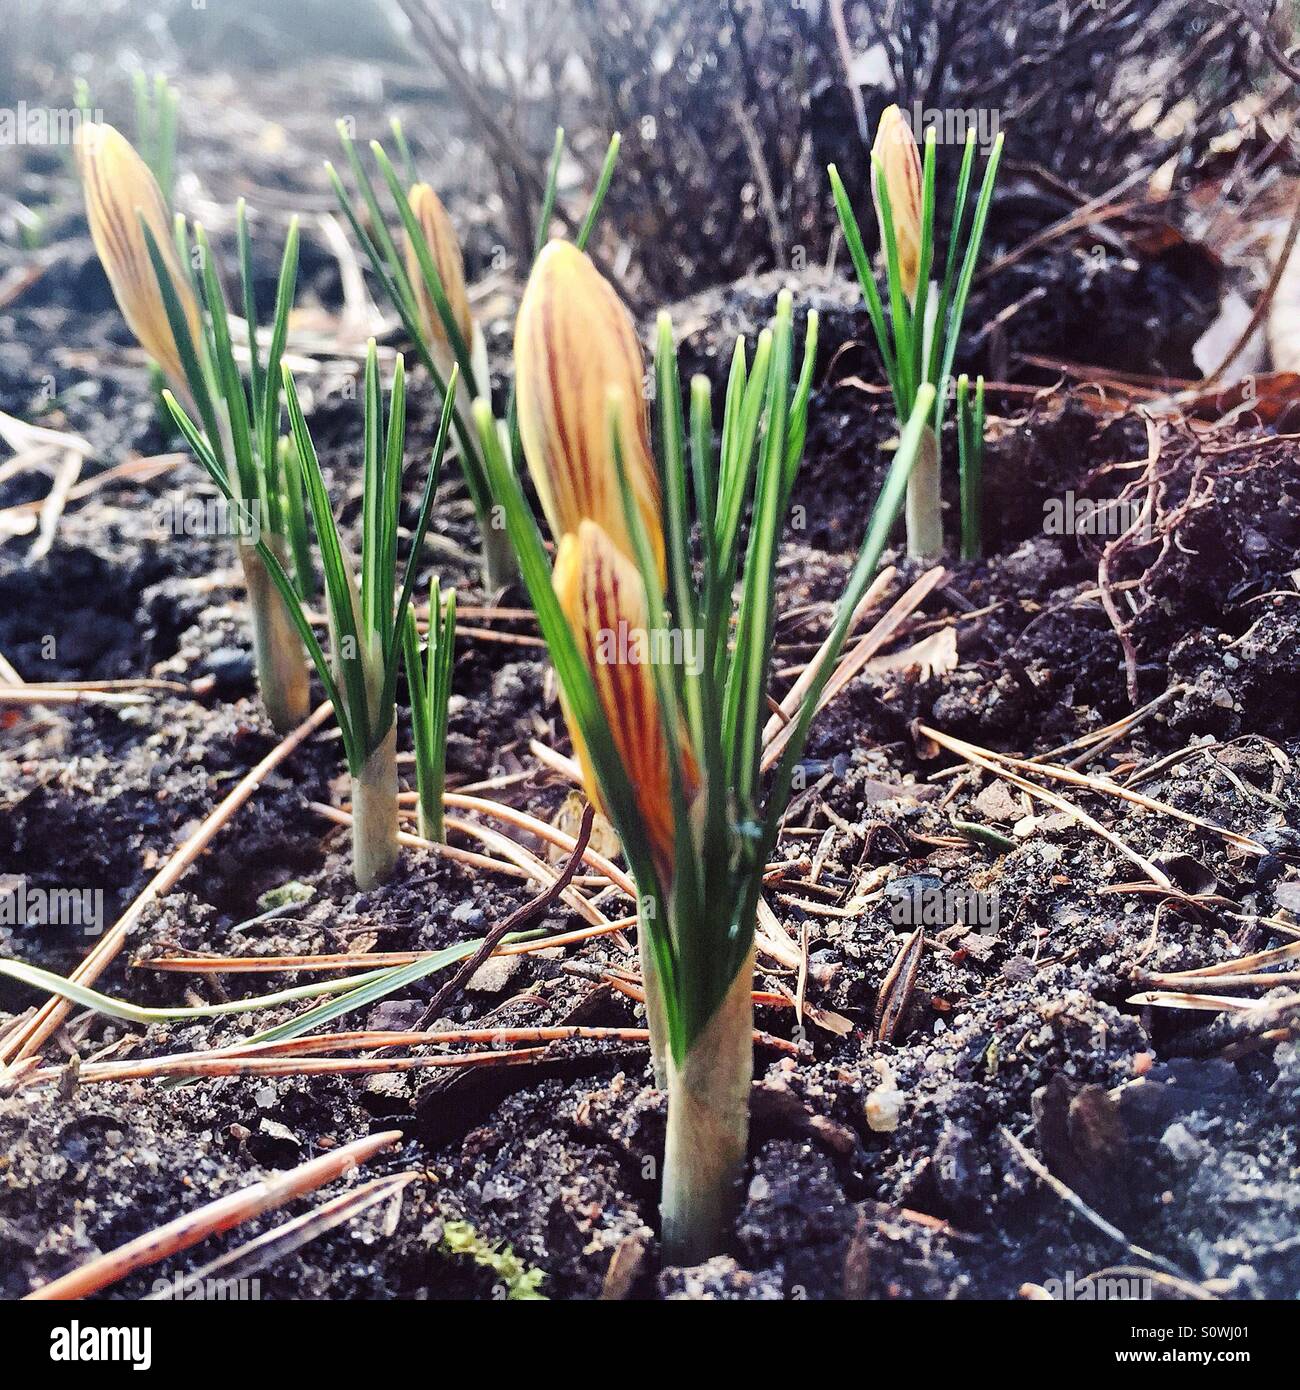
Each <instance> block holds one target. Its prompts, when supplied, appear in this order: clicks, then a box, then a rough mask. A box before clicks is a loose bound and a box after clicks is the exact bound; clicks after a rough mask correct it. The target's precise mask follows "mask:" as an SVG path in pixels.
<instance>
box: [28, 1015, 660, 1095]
mask: <svg viewBox="0 0 1300 1390" xmlns="http://www.w3.org/2000/svg"><path fill="white" fill-rule="evenodd" d="M648 1037H649V1034H648V1032H647V1031H646V1030H645V1029H644V1028H601V1027H585V1026H583V1025H580V1024H572V1023H568V1024H555V1025H553V1026H550V1027H538V1028H505V1027H496V1028H459V1029H446V1030H442V1031H438V1032H419V1031H414V1032H413V1031H409V1030H408V1031H405V1032H386V1031H380V1030H359V1031H356V1032H351V1033H318V1034H315V1035H314V1036H311V1037H301V1038H282V1039H279V1040H277V1041H275V1042H261V1043H231V1044H229V1045H228V1046H226V1047H214V1048H209V1049H207V1050H205V1051H201V1052H170V1053H167V1054H165V1055H164V1056H161V1057H144V1058H138V1059H136V1058H133V1059H131V1060H130V1061H120V1062H113V1061H106V1062H96V1061H90V1062H86V1063H83V1064H82V1066H81V1068H80V1070H79V1071H78V1079H79V1080H83V1081H84V1080H87V1079H90V1080H100V1081H141V1080H147V1079H149V1078H150V1077H154V1076H159V1075H163V1074H164V1071H163V1069H164V1068H173V1069H174V1068H176V1067H181V1066H189V1065H191V1064H193V1063H201V1064H204V1065H206V1064H207V1063H209V1062H217V1061H237V1060H244V1059H254V1060H256V1059H264V1058H267V1057H271V1058H277V1057H279V1058H290V1057H293V1058H303V1057H311V1056H315V1055H317V1054H319V1053H330V1052H379V1051H382V1050H384V1049H385V1048H390V1047H432V1046H438V1047H446V1046H451V1045H454V1044H457V1043H491V1044H493V1045H495V1047H497V1048H498V1049H501V1048H505V1047H509V1046H513V1045H517V1044H531V1045H534V1046H535V1045H537V1044H549V1043H554V1042H574V1041H587V1042H626V1043H643V1042H645V1041H646V1040H647V1038H648ZM460 1055H466V1056H468V1055H471V1054H460ZM477 1055H478V1057H479V1058H482V1057H484V1056H489V1055H490V1056H492V1057H494V1058H495V1057H496V1056H498V1055H499V1054H498V1053H492V1054H486V1053H480V1054H477ZM165 1074H167V1075H171V1074H172V1072H170V1071H168V1072H166V1073H165ZM61 1075H62V1069H61V1068H56V1067H46V1068H45V1069H43V1070H41V1071H38V1072H36V1073H34V1074H33V1075H32V1076H30V1077H28V1078H27V1080H28V1081H30V1082H33V1083H35V1082H49V1081H57V1080H58V1078H59V1077H60V1076H61Z"/></svg>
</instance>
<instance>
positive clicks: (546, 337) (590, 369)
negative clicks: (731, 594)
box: [515, 241, 664, 576]
mask: <svg viewBox="0 0 1300 1390" xmlns="http://www.w3.org/2000/svg"><path fill="white" fill-rule="evenodd" d="M611 395H612V396H613V397H614V398H616V399H619V400H621V401H622V402H623V409H624V416H623V421H622V430H621V437H622V447H623V457H624V466H625V468H626V470H627V475H628V481H629V484H630V486H631V491H632V496H633V499H634V500H635V504H636V506H637V509H638V511H639V513H640V516H641V520H642V523H643V525H644V526H645V530H646V534H647V536H648V537H649V540H650V547H651V550H652V552H653V554H654V556H655V559H656V561H657V563H658V566H659V572H660V575H661V576H662V574H663V572H664V568H663V563H664V562H663V557H664V542H663V522H662V520H661V518H660V500H659V481H658V476H657V474H656V472H655V466H654V458H653V456H652V455H651V453H650V438H649V433H648V430H647V424H646V412H645V406H644V400H645V360H644V358H643V356H642V353H641V344H640V342H639V341H638V339H637V335H636V329H635V328H634V327H633V324H632V319H631V317H630V316H629V314H628V312H627V310H626V309H625V308H624V307H623V305H622V303H621V301H620V300H619V297H618V295H617V294H615V293H614V290H613V288H612V287H611V286H610V284H609V283H608V281H606V280H605V278H604V277H603V276H602V275H601V273H600V272H599V271H598V270H597V269H596V267H595V266H594V265H593V264H592V263H591V260H590V259H589V258H588V257H587V256H586V255H585V254H584V253H583V252H581V251H579V250H578V249H577V247H576V246H573V245H571V244H570V243H569V242H567V241H552V242H551V243H550V244H549V245H548V246H546V247H545V249H544V250H543V251H542V254H541V255H540V256H539V257H538V258H537V263H536V265H535V266H534V267H533V273H532V275H531V276H529V279H528V287H527V289H526V290H525V291H524V298H523V302H522V303H521V304H520V306H519V316H518V318H517V319H516V321H515V399H516V401H517V403H518V409H519V433H520V437H521V438H522V440H523V445H524V455H525V457H526V458H527V460H528V468H529V472H530V473H531V474H532V477H533V482H534V484H535V486H536V488H537V493H538V496H539V497H540V498H541V502H542V509H543V510H544V511H545V513H546V519H547V521H548V522H550V526H551V532H552V534H553V535H554V536H555V538H556V540H557V542H558V541H559V540H561V539H562V538H563V537H564V536H566V535H568V534H569V533H570V532H576V531H577V530H578V525H579V523H580V522H581V521H583V520H584V519H588V520H591V521H594V522H595V523H596V524H597V525H598V526H599V527H600V528H601V529H602V530H603V531H604V532H605V534H606V535H607V536H608V537H609V538H610V540H611V541H612V542H613V543H614V545H615V546H617V547H618V549H619V550H621V551H622V552H623V554H624V555H627V556H635V550H634V548H633V545H632V540H631V537H630V535H629V532H628V527H627V518H626V515H625V513H624V510H623V499H622V494H621V492H620V490H619V483H618V472H617V467H616V464H615V460H614V454H613V449H612V447H611V443H610V426H609V413H608V412H609V402H610V399H611Z"/></svg>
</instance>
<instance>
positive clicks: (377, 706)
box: [165, 340, 456, 889]
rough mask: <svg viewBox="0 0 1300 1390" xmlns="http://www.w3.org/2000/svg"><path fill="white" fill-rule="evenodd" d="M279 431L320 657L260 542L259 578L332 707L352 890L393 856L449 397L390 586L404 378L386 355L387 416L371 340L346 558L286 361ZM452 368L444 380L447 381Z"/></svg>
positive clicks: (373, 879)
mask: <svg viewBox="0 0 1300 1390" xmlns="http://www.w3.org/2000/svg"><path fill="white" fill-rule="evenodd" d="M283 378H284V387H285V400H286V402H287V405H288V412H289V428H290V432H291V436H292V439H293V448H294V453H295V455H296V460H295V461H296V464H297V467H298V470H299V473H300V476H301V479H302V483H303V486H304V488H305V490H306V494H307V498H308V501H309V502H310V506H311V514H312V521H313V524H314V526H315V530H316V541H317V545H318V546H319V548H320V557H321V568H322V570H323V571H324V575H325V599H326V605H327V607H328V611H329V634H330V655H329V659H328V660H327V659H326V656H325V654H324V652H323V650H322V648H321V646H320V644H319V642H318V641H317V639H316V635H315V633H314V632H313V631H312V626H311V623H310V621H309V619H308V616H307V614H306V613H305V612H304V610H303V607H302V603H301V600H300V599H299V597H298V594H297V590H296V589H295V588H294V584H293V581H292V580H291V579H290V578H289V575H288V573H287V572H286V570H285V568H284V566H283V564H282V563H281V561H280V559H279V557H278V556H277V555H276V554H275V552H274V550H273V549H272V548H271V547H270V546H269V545H268V544H267V542H266V541H265V540H264V539H263V540H259V541H258V542H257V547H258V552H259V554H260V556H261V559H262V561H263V563H264V564H265V565H266V568H267V571H268V573H269V575H270V578H271V582H272V583H273V584H274V585H275V587H276V589H277V590H278V591H279V593H280V595H281V597H282V598H283V599H284V601H285V604H286V606H287V608H288V611H289V612H290V614H291V617H292V619H293V622H294V626H295V627H296V628H297V631H298V635H299V636H300V638H301V640H302V642H303V644H304V645H305V646H306V648H307V651H308V652H309V653H310V654H311V659H312V663H313V665H314V666H315V667H316V674H317V675H318V676H319V677H320V679H321V683H322V684H323V685H324V687H325V691H326V694H327V695H328V696H329V699H330V701H331V702H332V703H333V706H334V714H335V718H336V719H337V720H338V725H339V732H340V734H341V735H342V739H343V748H344V753H345V755H346V757H347V763H348V773H349V775H350V777H351V782H352V858H353V865H352V869H353V875H354V877H355V878H356V881H357V887H358V888H362V889H368V888H373V887H374V886H375V885H376V884H378V883H382V882H383V881H384V880H385V879H386V878H387V877H388V876H389V875H390V874H391V873H392V870H393V867H394V865H395V864H396V862H397V854H398V841H397V717H396V716H397V670H398V665H399V663H400V662H401V659H402V646H403V633H404V631H405V628H406V615H407V610H408V607H409V605H410V601H411V594H412V591H413V590H414V587H415V572H416V568H417V565H418V563H419V559H420V553H421V549H422V547H423V545H424V538H425V535H426V533H427V531H428V529H429V517H430V514H431V512H432V508H433V497H434V491H435V489H436V487H437V481H438V474H439V470H440V466H441V462H442V455H443V450H444V448H445V446H446V440H447V431H448V428H449V425H450V421H451V414H452V409H451V401H452V397H451V396H449V397H448V398H447V399H446V401H445V402H444V405H443V412H442V418H441V420H440V421H439V425H438V434H437V438H436V440H435V442H434V447H433V459H432V463H431V465H430V468H429V472H428V476H427V478H426V481H425V485H424V493H423V498H422V500H421V503H420V511H419V517H418V519H417V521H416V523H415V526H414V528H413V530H412V533H411V542H410V550H409V553H408V556H407V560H406V564H405V567H404V569H403V571H402V575H401V583H400V586H399V587H398V588H397V597H396V599H395V598H394V587H395V585H396V584H397V530H398V512H399V508H400V504H401V498H402V473H403V450H404V446H405V440H406V382H405V373H404V371H403V367H402V361H401V358H400V357H399V358H398V359H397V368H396V372H395V374H394V377H393V388H392V396H391V400H390V404H389V409H388V413H387V417H386V418H385V414H384V409H383V398H382V393H381V390H380V384H379V361H378V355H377V352H376V349H375V344H374V342H373V340H372V341H371V343H370V345H369V348H368V350H367V353H366V370H365V418H364V440H365V442H364V457H363V460H362V504H361V511H362V523H361V524H362V539H361V554H360V556H359V558H358V559H357V560H356V561H353V559H352V558H351V557H350V556H349V555H348V552H347V550H346V548H345V547H344V544H343V542H342V540H341V538H340V536H339V531H338V527H337V525H336V523H335V521H334V514H333V512H332V510H331V509H330V500H329V493H328V492H327V491H326V487H325V479H324V476H323V475H322V473H321V468H320V462H319V460H318V458H317V455H316V448H315V445H314V444H313V443H312V438H311V433H310V431H309V430H308V428H307V422H306V420H305V419H304V417H303V412H302V406H301V404H300V403H299V400H298V392H297V389H296V388H295V386H294V381H293V377H292V375H291V374H290V372H289V370H288V368H287V367H286V368H284V370H283ZM455 381H456V373H455V370H454V369H453V372H452V377H451V380H450V382H449V385H450V386H451V387H453V388H454V387H455ZM165 399H166V401H167V404H168V407H169V408H170V409H171V411H172V414H173V416H174V417H175V419H176V423H177V425H178V426H179V427H180V429H181V431H182V433H183V434H184V435H185V437H186V440H187V441H188V442H189V445H190V447H191V448H192V449H193V450H194V452H195V454H196V455H197V456H198V457H199V459H200V461H201V462H202V463H203V465H204V466H205V467H206V468H207V470H208V472H209V473H210V474H211V475H212V477H213V479H214V480H215V481H216V483H217V486H218V487H220V488H221V490H222V492H223V493H225V494H226V495H227V496H228V497H231V496H233V495H234V494H233V480H232V479H231V478H230V476H229V475H228V474H227V473H226V471H225V470H224V468H223V467H222V466H221V463H220V461H219V460H218V459H217V458H216V456H215V455H214V454H213V452H212V450H211V449H210V448H209V447H208V445H207V441H206V440H205V438H204V436H203V433H202V431H201V430H200V429H199V427H198V426H197V425H196V424H195V423H194V422H193V421H192V420H191V419H190V418H189V416H188V415H186V413H185V412H184V410H182V409H181V407H180V405H179V404H178V403H177V401H176V399H175V397H174V396H173V395H172V394H171V393H170V392H168V393H166V396H165Z"/></svg>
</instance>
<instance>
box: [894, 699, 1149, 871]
mask: <svg viewBox="0 0 1300 1390" xmlns="http://www.w3.org/2000/svg"><path fill="white" fill-rule="evenodd" d="M917 727H918V729H919V731H920V733H921V734H922V735H923V736H924V737H926V738H928V739H933V741H934V742H935V743H937V744H938V745H939V747H940V748H946V749H948V751H949V752H952V753H956V754H958V755H959V756H960V757H962V758H965V759H966V761H967V762H970V763H974V764H975V766H976V767H982V768H983V769H984V771H985V772H991V773H993V774H994V775H995V776H997V777H1001V778H1003V779H1004V780H1005V781H1007V782H1010V783H1011V784H1012V786H1015V787H1019V788H1020V789H1021V791H1024V792H1028V793H1029V795H1030V796H1033V797H1037V798H1038V800H1040V801H1045V802H1046V803H1047V804H1048V805H1049V806H1054V807H1055V808H1056V809H1057V810H1058V811H1063V812H1064V813H1065V814H1066V815H1067V816H1071V817H1072V818H1073V819H1075V820H1077V821H1078V822H1079V823H1080V824H1081V825H1086V826H1087V827H1088V829H1089V830H1091V831H1093V832H1094V833H1095V834H1097V835H1100V836H1101V838H1102V839H1103V840H1105V841H1106V842H1107V844H1110V845H1113V846H1114V847H1115V848H1116V849H1117V850H1119V852H1120V853H1121V854H1122V855H1123V856H1124V858H1125V859H1127V860H1129V862H1130V863H1132V864H1136V865H1137V867H1138V868H1139V869H1141V870H1142V872H1143V873H1144V874H1146V876H1147V877H1148V878H1149V879H1150V880H1151V882H1152V883H1155V884H1158V885H1159V886H1160V887H1161V888H1172V887H1173V886H1174V885H1173V883H1172V882H1171V881H1170V879H1169V876H1168V875H1167V874H1165V873H1164V872H1163V871H1162V870H1160V869H1158V868H1156V866H1155V865H1154V864H1153V863H1152V862H1151V861H1150V860H1149V859H1147V858H1145V857H1144V856H1143V855H1141V854H1139V853H1138V852H1137V850H1135V849H1134V848H1133V847H1132V846H1131V845H1128V844H1126V843H1125V842H1124V841H1123V840H1121V839H1120V837H1119V836H1118V835H1116V834H1115V832H1114V831H1113V830H1108V829H1107V828H1106V827H1105V826H1104V825H1102V823H1101V822H1100V821H1098V820H1094V819H1093V817H1092V816H1090V815H1089V814H1088V813H1087V812H1086V811H1082V810H1080V809H1079V807H1077V806H1076V805H1074V803H1073V802H1070V801H1067V800H1066V799H1065V798H1064V797H1063V796H1057V795H1056V793H1055V792H1049V791H1048V790H1047V789H1046V788H1045V787H1040V786H1039V785H1038V784H1037V783H1036V782H1031V781H1030V780H1029V779H1028V778H1027V777H1022V776H1020V775H1019V773H1016V772H1013V771H1011V770H1010V768H1009V767H1008V766H1007V765H1006V763H1005V761H1002V760H1000V759H1001V755H1000V754H997V753H992V752H990V751H989V750H988V749H987V748H979V747H977V746H976V745H975V744H973V743H966V742H965V741H964V740H962V739H959V738H952V737H951V736H950V735H948V734H941V733H940V732H939V731H938V730H937V729H932V728H930V727H929V726H928V725H926V724H920V725H918V726H917ZM1033 770H1034V771H1036V772H1041V771H1042V770H1043V769H1042V768H1041V767H1040V766H1039V765H1038V764H1034V765H1033Z"/></svg>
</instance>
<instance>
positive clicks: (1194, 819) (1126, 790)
mask: <svg viewBox="0 0 1300 1390" xmlns="http://www.w3.org/2000/svg"><path fill="white" fill-rule="evenodd" d="M952 741H953V742H958V741H959V740H952ZM967 746H968V747H974V746H975V745H974V744H970V745H967ZM977 751H978V752H980V753H983V754H984V756H985V757H987V758H992V759H994V760H995V761H996V762H999V763H1001V764H1002V765H1003V766H1005V767H1014V768H1018V769H1020V770H1021V771H1022V772H1037V773H1039V774H1041V775H1042V776H1043V777H1050V778H1053V779H1055V780H1056V781H1058V782H1068V783H1069V785H1070V786H1072V787H1084V788H1086V789H1087V790H1088V791H1093V792H1096V793H1097V794H1098V795H1099V796H1114V797H1118V798H1119V799H1120V800H1121V801H1128V802H1131V803H1132V804H1133V805H1134V806H1141V807H1142V808H1143V810H1146V811H1154V812H1156V813H1157V814H1158V815H1162V816H1170V817H1171V818H1172V819H1174V820H1180V821H1182V822H1183V823H1184V824H1185V825H1194V826H1195V827H1196V828H1197V829H1198V830H1208V831H1209V832H1210V833H1211V834H1213V835H1219V836H1221V837H1222V838H1223V839H1225V840H1226V841H1227V842H1228V843H1229V844H1230V845H1235V846H1236V847H1237V848H1238V849H1239V850H1242V851H1243V852H1244V853H1246V854H1258V855H1262V854H1264V853H1265V849H1264V846H1263V845H1261V844H1260V843H1259V841H1258V840H1255V839H1252V838H1251V837H1250V836H1249V835H1240V834H1238V833H1237V831H1235V830H1228V829H1227V828H1226V827H1225V826H1222V825H1216V824H1215V822H1214V821H1211V820H1206V819H1205V817H1204V816H1196V815H1193V814H1192V813H1191V812H1190V811H1181V810H1179V808H1178V807H1177V806H1171V805H1170V804H1169V803H1168V802H1167V801H1158V800H1157V799H1156V798H1155V797H1153V796H1144V795H1143V794H1142V793H1141V792H1135V791H1133V790H1132V788H1131V787H1122V786H1120V784H1119V783H1118V782H1112V781H1111V780H1110V778H1109V777H1095V776H1093V775H1092V774H1091V773H1087V772H1077V771H1076V770H1075V769H1074V768H1072V767H1057V766H1055V765H1054V764H1052V763H1044V762H1035V761H1032V760H1031V759H1028V758H1013V757H1010V756H1009V755H1008V754H1006V753H994V752H992V751H990V750H989V749H985V748H980V749H978V750H977Z"/></svg>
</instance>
